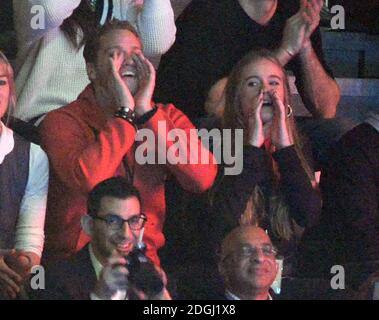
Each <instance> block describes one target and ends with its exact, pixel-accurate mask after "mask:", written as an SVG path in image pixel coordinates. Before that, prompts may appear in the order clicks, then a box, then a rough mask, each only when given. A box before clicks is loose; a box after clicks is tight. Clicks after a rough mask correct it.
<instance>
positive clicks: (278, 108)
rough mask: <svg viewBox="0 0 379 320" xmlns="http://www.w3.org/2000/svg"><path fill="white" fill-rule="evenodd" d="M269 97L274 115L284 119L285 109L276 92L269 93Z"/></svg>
mask: <svg viewBox="0 0 379 320" xmlns="http://www.w3.org/2000/svg"><path fill="white" fill-rule="evenodd" d="M269 95H270V96H271V99H272V102H273V103H274V115H275V116H278V117H279V118H280V119H285V118H286V107H285V105H284V104H283V101H282V100H281V99H280V98H279V96H278V94H277V92H276V91H270V92H269Z"/></svg>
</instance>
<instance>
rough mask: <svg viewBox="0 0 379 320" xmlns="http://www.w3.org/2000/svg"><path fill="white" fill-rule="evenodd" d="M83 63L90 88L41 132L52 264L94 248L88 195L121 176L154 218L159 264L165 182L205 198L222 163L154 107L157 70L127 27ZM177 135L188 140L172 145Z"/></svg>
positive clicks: (167, 111)
mask: <svg viewBox="0 0 379 320" xmlns="http://www.w3.org/2000/svg"><path fill="white" fill-rule="evenodd" d="M84 57H85V60H86V63H87V72H88V76H89V79H90V80H91V84H90V85H89V86H88V87H87V88H85V90H84V91H83V92H82V93H81V94H80V95H79V97H78V99H77V100H76V101H74V102H72V103H71V104H69V105H67V106H65V107H62V108H60V109H58V110H55V111H53V112H51V113H49V114H48V115H47V116H46V118H45V120H44V121H43V123H42V124H41V126H40V133H41V141H42V146H43V148H44V149H45V150H46V152H47V154H48V157H49V160H50V165H51V178H50V189H49V197H48V213H47V219H46V242H45V243H46V247H45V262H51V261H54V260H56V259H58V258H63V257H67V256H69V255H72V254H73V253H75V252H77V251H78V250H80V249H81V248H82V247H83V246H84V245H85V244H87V243H88V241H89V239H88V238H87V236H86V235H85V234H84V233H83V231H82V230H81V227H80V219H81V217H82V216H83V215H84V214H85V213H86V198H87V195H88V192H89V191H90V190H91V189H92V188H93V187H94V186H95V185H96V184H98V183H99V182H101V181H103V180H105V179H108V178H110V177H113V176H118V175H120V176H125V177H127V178H128V179H129V181H131V182H132V183H133V185H134V186H135V187H136V188H137V189H138V190H139V192H140V193H141V197H142V202H143V207H142V212H144V213H145V214H146V215H147V218H148V222H147V224H146V226H145V234H144V241H145V243H146V245H147V254H148V256H149V257H150V258H151V259H152V260H153V261H154V262H155V263H156V264H159V258H158V255H157V250H158V249H159V248H160V247H162V246H163V245H164V242H165V240H164V236H163V233H162V228H163V222H164V219H165V197H164V182H165V179H166V178H167V176H168V175H173V176H174V177H175V178H176V179H177V180H178V182H179V183H180V184H181V185H182V186H183V188H185V189H186V190H188V191H192V192H203V191H205V190H207V189H208V188H210V187H211V185H212V184H213V181H214V179H215V176H216V171H217V166H216V161H215V160H214V158H213V155H212V154H211V153H209V151H208V150H207V149H206V148H204V146H203V145H202V143H201V141H200V140H199V139H197V138H196V139H193V138H192V139H191V138H190V136H191V134H190V132H191V131H192V130H194V126H193V125H192V123H191V122H190V121H189V120H188V118H187V117H186V116H185V115H184V114H183V113H182V112H181V111H179V110H178V109H176V108H175V107H174V106H173V105H172V104H168V105H162V104H155V103H154V102H152V95H153V92H154V86H155V70H154V68H153V66H152V65H151V63H150V62H149V61H148V60H147V59H146V58H145V57H144V56H143V54H142V47H141V41H140V39H139V37H138V34H137V32H136V31H135V30H134V29H133V27H131V26H130V25H129V24H128V23H127V22H120V21H113V22H110V23H107V24H106V25H105V26H103V27H102V29H101V30H100V31H99V33H98V34H96V35H94V36H93V39H91V40H90V41H89V42H88V43H87V44H86V46H85V48H84ZM174 129H176V130H179V131H181V132H182V133H184V136H183V135H181V136H180V138H178V139H173V138H172V132H175V131H173V130H174ZM137 130H138V131H137ZM142 132H143V134H142ZM146 132H147V133H149V132H150V133H151V134H152V135H150V137H151V136H153V137H154V138H153V140H152V143H151V139H150V140H149V139H147V140H149V141H148V142H146V141H145V140H143V139H142V138H143V137H147V138H149V134H146ZM141 134H142V138H141ZM142 140H143V141H142ZM195 147H196V148H195ZM141 148H142V149H143V150H144V152H142V153H141ZM172 150H176V152H172ZM183 150H185V153H184V154H185V155H186V159H187V160H188V161H185V160H186V159H183V157H181V158H180V160H184V161H176V162H175V161H170V152H171V159H173V158H174V157H175V156H176V155H177V153H178V152H179V153H181V154H183V152H181V151H183ZM146 154H147V155H149V156H150V158H149V160H148V161H147V163H146V161H144V159H145V158H144V157H143V155H146ZM151 156H153V157H152V158H153V160H154V159H155V162H154V161H153V162H151V161H150V160H151ZM156 159H159V160H158V161H157V160H156ZM162 159H164V160H167V161H163V162H162ZM189 159H207V161H202V163H200V161H201V160H199V161H198V162H194V161H189Z"/></svg>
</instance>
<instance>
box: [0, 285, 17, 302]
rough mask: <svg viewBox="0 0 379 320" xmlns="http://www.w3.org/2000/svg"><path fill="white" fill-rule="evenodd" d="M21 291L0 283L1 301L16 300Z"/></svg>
mask: <svg viewBox="0 0 379 320" xmlns="http://www.w3.org/2000/svg"><path fill="white" fill-rule="evenodd" d="M18 292H19V291H16V290H14V289H13V288H12V287H10V286H8V285H6V284H4V283H1V282H0V299H7V300H9V299H16V298H17V295H18Z"/></svg>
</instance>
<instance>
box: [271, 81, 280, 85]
mask: <svg viewBox="0 0 379 320" xmlns="http://www.w3.org/2000/svg"><path fill="white" fill-rule="evenodd" d="M270 85H271V86H278V85H280V82H279V81H271V82H270Z"/></svg>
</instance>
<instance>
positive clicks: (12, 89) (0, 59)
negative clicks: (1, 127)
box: [0, 50, 16, 124]
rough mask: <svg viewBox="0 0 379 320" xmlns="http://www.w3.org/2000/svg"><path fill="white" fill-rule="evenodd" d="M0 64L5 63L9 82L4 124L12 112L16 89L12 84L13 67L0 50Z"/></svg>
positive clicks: (14, 105) (14, 104)
mask: <svg viewBox="0 0 379 320" xmlns="http://www.w3.org/2000/svg"><path fill="white" fill-rule="evenodd" d="M0 64H4V65H5V71H6V74H5V75H6V77H7V80H8V84H9V101H8V107H7V111H6V116H5V124H7V123H8V121H9V119H10V116H11V115H12V114H13V113H14V110H15V107H16V89H15V84H14V76H13V68H12V66H11V64H10V62H9V61H8V59H7V57H6V56H5V55H4V54H3V53H2V52H1V50H0Z"/></svg>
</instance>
